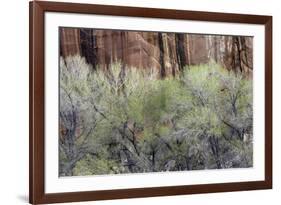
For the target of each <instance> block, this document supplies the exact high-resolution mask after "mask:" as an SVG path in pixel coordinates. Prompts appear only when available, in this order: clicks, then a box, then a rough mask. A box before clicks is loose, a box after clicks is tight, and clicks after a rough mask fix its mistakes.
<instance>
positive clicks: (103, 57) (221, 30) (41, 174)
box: [30, 1, 272, 204]
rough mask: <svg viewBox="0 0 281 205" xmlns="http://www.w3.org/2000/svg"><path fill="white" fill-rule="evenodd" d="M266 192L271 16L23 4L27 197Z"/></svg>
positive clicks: (63, 199) (44, 200)
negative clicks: (26, 14)
mask: <svg viewBox="0 0 281 205" xmlns="http://www.w3.org/2000/svg"><path fill="white" fill-rule="evenodd" d="M271 187H272V17H271V16H259V15H245V14H226V13H212V12H199V11H184V10H168V9H154V8H135V7H119V6H104V5H91V4H75V3H58V2H45V1H44V2H43V1H42V2H41V1H33V2H30V203H33V204H41V203H56V202H74V201H87V200H103V199H120V198H133V197H152V196H165V195H179V194H196V193H210V192H226V191H240V190H254V189H270V188H271Z"/></svg>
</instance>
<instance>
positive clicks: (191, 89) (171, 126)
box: [59, 56, 253, 176]
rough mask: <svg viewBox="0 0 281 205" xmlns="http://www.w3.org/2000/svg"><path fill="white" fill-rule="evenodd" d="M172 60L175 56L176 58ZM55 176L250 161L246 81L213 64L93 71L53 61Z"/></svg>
mask: <svg viewBox="0 0 281 205" xmlns="http://www.w3.org/2000/svg"><path fill="white" fill-rule="evenodd" d="M179 58H181V57H180V56H179ZM59 114H60V130H59V133H60V134H59V150H60V151H59V154H60V156H59V158H60V160H59V175H60V176H73V175H94V174H118V173H139V172H160V171H181V170H201V169H224V168H237V167H240V168H242V167H243V168H245V167H251V166H252V163H253V159H252V152H253V142H252V136H253V134H252V123H253V115H252V80H251V79H249V78H246V77H245V76H243V75H242V74H241V73H240V72H233V71H228V70H227V69H225V68H222V67H220V66H219V65H218V64H215V63H209V64H205V65H198V66H189V67H187V66H185V67H183V68H182V71H181V73H179V74H178V75H175V76H173V75H170V76H166V77H165V78H161V77H159V74H158V72H156V71H155V70H147V69H146V70H145V69H136V68H124V67H123V66H122V64H121V63H114V64H111V65H110V66H109V70H108V71H106V72H105V71H104V70H102V69H93V68H92V67H91V65H90V64H87V63H86V60H85V59H84V58H81V57H79V56H73V57H67V58H61V59H60V112H59Z"/></svg>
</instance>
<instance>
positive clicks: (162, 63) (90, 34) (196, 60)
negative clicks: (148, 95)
mask: <svg viewBox="0 0 281 205" xmlns="http://www.w3.org/2000/svg"><path fill="white" fill-rule="evenodd" d="M252 47H253V39H252V37H235V36H215V35H198V34H175V33H160V34H159V33H157V32H135V31H115V30H95V29H76V28H60V53H61V56H63V57H66V56H70V55H75V54H78V55H81V56H84V57H85V58H86V60H87V61H88V63H91V64H93V65H94V67H95V68H96V67H99V68H102V69H106V68H107V66H108V65H109V64H111V63H114V62H116V61H120V62H122V63H123V65H124V66H127V67H137V68H140V69H157V70H161V69H162V70H163V71H164V72H165V75H169V74H175V73H176V72H178V71H179V70H180V69H181V68H182V67H183V66H184V65H196V64H202V63H208V62H209V61H210V60H214V61H216V62H218V63H220V64H222V65H223V66H225V67H226V68H227V69H233V70H235V71H237V70H241V71H242V72H245V73H251V72H252V69H253V66H252V61H253V60H252V59H253V54H252Z"/></svg>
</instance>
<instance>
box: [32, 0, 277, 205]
mask: <svg viewBox="0 0 281 205" xmlns="http://www.w3.org/2000/svg"><path fill="white" fill-rule="evenodd" d="M29 9H30V10H29V15H30V16H29V20H30V33H29V42H30V44H29V45H30V51H29V52H30V54H29V56H30V57H29V58H30V59H29V62H30V71H29V72H30V75H29V78H30V80H29V82H30V85H29V86H30V90H29V91H30V99H29V101H30V104H29V109H30V111H29V116H30V118H29V123H30V127H29V130H30V139H29V146H30V148H29V161H30V162H29V163H30V164H29V201H30V203H32V204H41V203H57V202H74V201H88V200H104V199H121V198H135V197H153V196H167V195H180V194H197V193H210V192H226V191H241V190H255V189H271V188H272V17H271V16H260V15H245V14H242V15H241V14H230V13H229V14H226V13H212V12H199V11H183V10H167V9H154V8H153V9H152V8H135V7H119V6H104V5H92V4H76V3H57V2H41V1H33V2H30V4H29ZM48 11H49V12H67V13H81V14H101V15H113V16H127V17H144V18H146V17H149V18H163V19H182V20H196V21H209V22H227V23H248V24H259V25H264V26H265V52H264V55H265V65H264V66H265V133H264V136H265V145H264V146H265V147H264V149H265V180H264V181H251V182H235V183H218V184H204V185H186V186H168V187H151V188H135V189H120V190H106V191H86V192H71V193H52V194H46V193H45V190H44V184H45V182H44V130H45V126H44V117H45V114H44V107H45V104H44V102H45V91H44V89H45V84H44V82H45V80H44V14H45V12H48Z"/></svg>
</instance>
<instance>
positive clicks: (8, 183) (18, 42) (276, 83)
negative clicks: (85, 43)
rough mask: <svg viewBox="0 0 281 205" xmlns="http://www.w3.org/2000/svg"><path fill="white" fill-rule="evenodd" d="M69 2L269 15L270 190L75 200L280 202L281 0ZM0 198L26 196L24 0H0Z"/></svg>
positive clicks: (23, 199) (11, 200)
mask: <svg viewBox="0 0 281 205" xmlns="http://www.w3.org/2000/svg"><path fill="white" fill-rule="evenodd" d="M72 2H84V3H97V4H111V5H126V6H141V7H158V8H171V9H186V10H202V11H218V12H236V13H249V14H264V15H272V16H273V31H274V32H273V87H274V88H273V89H274V92H273V95H274V102H273V107H274V108H273V110H274V111H273V137H274V138H273V143H274V145H273V154H274V169H273V170H274V177H273V182H274V183H273V187H274V188H273V190H262V191H247V192H246V191H245V192H232V193H219V194H218V193H216V194H198V195H187V196H172V197H156V198H141V199H125V200H114V201H100V202H86V203H73V204H81V205H84V204H96V205H108V204H116V205H117V204H119V205H121V204H122V205H127V204H128V205H129V204H135V205H139V204H161V205H166V204H177V205H180V204H208V205H212V204H216V205H221V204H224V205H225V204H227V205H233V204H265V203H267V204H280V201H281V163H280V158H279V157H281V149H280V146H281V138H280V137H279V135H280V134H281V131H280V129H279V128H280V126H278V125H279V121H278V120H279V119H280V118H278V115H279V114H281V106H278V105H281V97H280V95H278V94H279V93H280V91H279V89H278V88H279V87H281V70H280V68H281V60H280V55H281V6H280V5H279V1H278V0H235V1H234V0H233V1H230V0H212V1H210V0H82V1H79V0H72ZM0 15H1V18H0V23H1V27H0V29H1V32H0V59H1V60H0V69H1V73H0V96H1V98H0V139H1V141H0V204H8V205H9V204H11V205H17V204H27V201H28V197H27V196H28V0H13V1H8V0H6V1H1V4H0Z"/></svg>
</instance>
